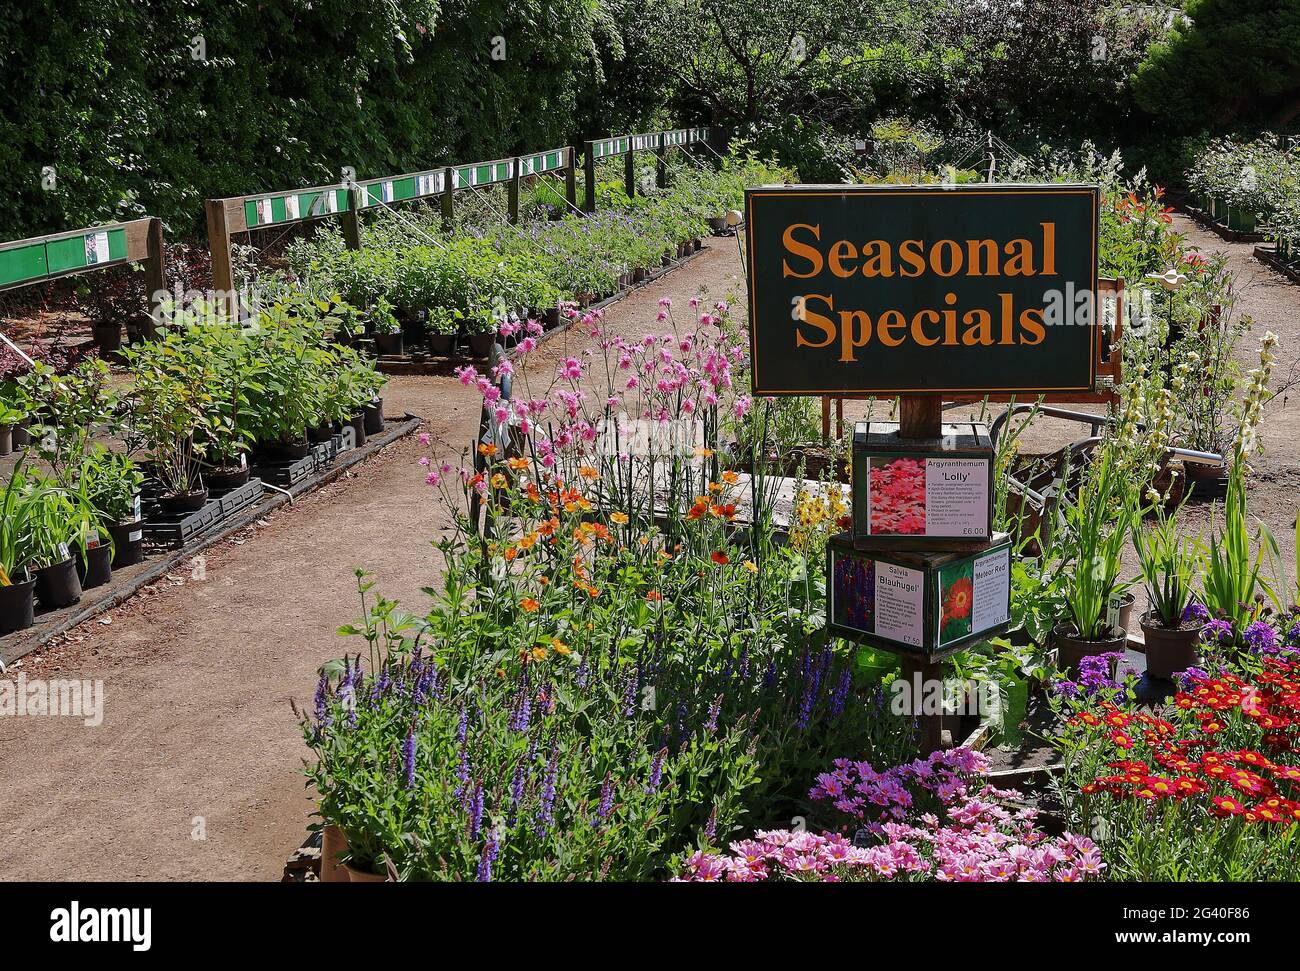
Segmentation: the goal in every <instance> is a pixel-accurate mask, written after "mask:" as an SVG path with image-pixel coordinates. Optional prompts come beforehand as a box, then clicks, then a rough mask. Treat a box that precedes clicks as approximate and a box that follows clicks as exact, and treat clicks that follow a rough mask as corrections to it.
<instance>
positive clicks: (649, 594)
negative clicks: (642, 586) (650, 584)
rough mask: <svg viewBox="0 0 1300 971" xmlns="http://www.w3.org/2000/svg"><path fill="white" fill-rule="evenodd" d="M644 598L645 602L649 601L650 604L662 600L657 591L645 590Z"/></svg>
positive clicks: (661, 595)
mask: <svg viewBox="0 0 1300 971" xmlns="http://www.w3.org/2000/svg"><path fill="white" fill-rule="evenodd" d="M645 598H646V600H649V601H650V602H651V603H654V602H655V601H657V600H663V599H664V595H663V594H662V593H660V592H659V591H658V590H647V591H646V592H645Z"/></svg>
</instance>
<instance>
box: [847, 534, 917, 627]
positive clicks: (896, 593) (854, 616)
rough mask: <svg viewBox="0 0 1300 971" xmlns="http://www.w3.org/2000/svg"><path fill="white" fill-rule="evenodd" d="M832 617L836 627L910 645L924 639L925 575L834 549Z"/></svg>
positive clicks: (851, 552) (907, 568)
mask: <svg viewBox="0 0 1300 971" xmlns="http://www.w3.org/2000/svg"><path fill="white" fill-rule="evenodd" d="M830 555H831V569H830V573H831V589H830V617H831V623H832V624H833V625H834V626H837V627H841V628H845V629H847V630H850V631H855V632H857V633H861V634H869V635H872V636H874V637H879V638H882V639H884V640H889V641H893V642H895V643H898V644H903V645H906V646H908V647H921V646H922V645H923V643H924V640H925V606H924V601H925V575H924V573H923V572H922V571H920V570H915V569H911V568H910V567H905V566H899V565H898V564H894V563H887V562H885V561H883V560H873V559H871V558H869V557H866V556H863V555H861V554H859V553H856V552H853V551H849V550H841V549H838V548H834V547H832V548H831V550H830Z"/></svg>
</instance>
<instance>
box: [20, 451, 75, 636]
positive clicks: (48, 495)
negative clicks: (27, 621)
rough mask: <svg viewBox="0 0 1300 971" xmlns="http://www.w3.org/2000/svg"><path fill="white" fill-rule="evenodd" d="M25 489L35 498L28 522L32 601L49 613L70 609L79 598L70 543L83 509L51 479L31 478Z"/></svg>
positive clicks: (71, 544) (72, 542)
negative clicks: (34, 584) (34, 580)
mask: <svg viewBox="0 0 1300 971" xmlns="http://www.w3.org/2000/svg"><path fill="white" fill-rule="evenodd" d="M29 488H30V489H31V490H32V492H33V494H34V495H35V496H37V497H38V501H37V504H36V506H35V509H34V511H33V516H32V519H31V561H32V564H33V565H34V567H35V571H34V572H35V575H36V588H35V590H36V599H37V600H39V601H40V602H41V604H42V606H44V607H46V608H48V609H50V610H54V609H56V608H59V607H68V606H71V605H72V604H74V603H76V602H77V601H79V600H80V599H81V581H80V579H79V578H78V577H77V559H76V557H75V556H74V555H73V544H74V543H75V542H76V540H77V538H78V536H79V535H81V532H82V515H83V510H81V509H80V508H79V506H78V504H77V503H76V502H75V501H74V499H73V498H72V497H71V496H70V495H69V493H68V491H67V490H66V489H64V488H62V487H60V486H58V485H57V484H55V483H54V482H53V481H52V480H45V479H42V478H41V477H39V476H33V477H32V482H31V483H30V485H29Z"/></svg>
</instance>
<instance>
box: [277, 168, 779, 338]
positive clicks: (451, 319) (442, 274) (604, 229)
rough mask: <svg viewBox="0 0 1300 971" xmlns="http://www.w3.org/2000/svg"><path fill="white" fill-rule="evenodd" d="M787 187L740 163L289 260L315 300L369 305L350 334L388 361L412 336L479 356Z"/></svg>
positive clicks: (640, 275)
mask: <svg viewBox="0 0 1300 971" xmlns="http://www.w3.org/2000/svg"><path fill="white" fill-rule="evenodd" d="M789 178H790V176H789V173H787V172H784V171H783V170H779V169H775V168H773V167H771V166H768V165H765V164H764V163H761V162H758V161H756V160H754V159H752V158H749V157H737V158H732V159H729V160H727V161H726V162H724V164H723V167H722V169H721V171H719V172H714V171H713V170H711V169H701V170H695V169H691V170H686V171H683V172H681V173H679V176H678V178H677V179H676V180H675V181H674V183H673V184H672V185H671V186H670V187H668V188H666V189H663V190H660V191H658V192H655V193H653V194H650V195H645V196H637V197H636V198H634V199H629V198H628V197H627V196H625V195H623V194H622V193H621V191H618V192H611V193H609V196H610V198H609V200H608V202H609V204H608V205H607V206H606V207H605V208H602V209H601V210H600V211H599V212H597V213H595V214H593V215H588V216H583V215H579V214H576V213H569V214H567V215H564V216H563V217H562V218H559V219H555V220H550V219H544V218H535V219H532V220H530V221H525V222H523V223H521V224H518V225H513V224H508V223H505V222H503V221H501V220H500V219H493V220H483V221H474V222H471V223H469V224H467V225H461V226H459V227H458V228H457V231H456V232H454V233H446V232H444V228H443V227H442V225H441V216H440V215H438V214H435V213H428V214H425V215H421V214H419V213H415V214H413V215H412V216H411V218H409V219H404V220H402V222H401V223H395V222H389V221H385V220H380V221H377V222H375V223H374V224H372V225H370V226H368V227H366V229H365V231H364V233H363V236H362V244H363V245H362V248H361V249H360V250H348V249H347V248H346V247H345V246H344V243H343V239H342V236H341V235H340V234H338V233H334V232H324V233H322V234H321V235H320V236H318V237H316V238H314V239H311V240H303V241H298V242H295V243H294V244H293V245H291V246H290V247H289V250H288V252H287V254H286V260H287V264H288V266H289V268H290V270H291V271H292V273H293V275H294V277H295V278H296V281H297V282H298V284H299V285H300V286H302V287H304V288H305V289H306V290H307V291H308V292H311V293H315V294H318V295H327V294H333V293H338V294H341V295H342V297H343V298H344V299H345V300H346V301H347V302H348V303H349V304H351V305H352V306H354V307H357V308H365V310H366V313H365V314H364V316H363V317H360V318H358V319H356V320H355V321H352V322H351V323H352V325H353V328H352V332H353V333H354V334H360V332H361V331H362V330H363V329H364V330H365V332H366V334H367V335H368V336H369V337H371V338H373V339H374V340H375V342H376V345H378V347H379V349H380V352H381V353H391V352H393V350H394V348H396V347H397V346H399V345H398V343H397V340H396V335H398V334H404V335H405V336H406V342H407V343H408V344H409V343H412V342H413V340H419V341H421V342H422V341H423V340H424V339H425V338H426V337H427V338H428V339H429V340H430V343H431V345H432V346H431V349H432V351H433V353H439V354H446V353H449V352H450V350H451V346H452V343H453V341H454V340H455V339H456V338H458V337H460V338H463V339H466V340H468V342H469V343H470V345H471V348H470V349H471V352H472V353H474V354H477V355H481V354H483V353H484V352H485V350H486V345H487V344H488V343H490V341H491V339H492V336H493V333H494V329H495V325H496V323H497V322H498V321H500V320H503V319H505V318H506V317H507V316H508V315H509V314H512V313H514V314H516V315H517V316H519V317H520V318H521V319H528V318H532V319H537V320H541V321H548V320H549V321H551V322H552V325H554V324H557V323H558V316H557V314H558V311H557V308H558V307H559V306H560V304H561V303H565V302H568V303H573V304H575V305H578V306H587V305H590V304H592V303H594V302H596V301H598V300H599V299H601V298H603V297H606V296H609V295H612V294H614V293H616V292H618V291H619V290H621V289H625V288H626V287H628V286H631V285H632V284H634V283H637V282H640V281H641V280H643V279H644V278H645V277H646V276H647V275H648V274H649V273H651V272H652V271H653V270H655V269H656V268H658V267H660V266H663V265H668V264H671V263H672V262H673V261H674V260H677V259H680V258H681V257H683V256H685V255H687V254H688V253H689V252H691V251H692V250H694V249H697V248H698V247H699V245H700V244H699V240H700V237H701V236H703V235H706V234H707V233H708V232H709V223H710V221H711V220H714V219H716V218H718V217H719V216H720V215H721V214H723V213H725V212H726V211H727V210H728V209H734V208H738V207H739V206H740V205H741V202H742V199H743V190H744V186H745V185H746V184H747V183H748V184H752V183H755V182H771V181H783V180H784V181H788V180H789ZM603 202H604V200H603Z"/></svg>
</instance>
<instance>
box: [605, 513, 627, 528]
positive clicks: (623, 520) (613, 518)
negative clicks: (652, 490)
mask: <svg viewBox="0 0 1300 971" xmlns="http://www.w3.org/2000/svg"><path fill="white" fill-rule="evenodd" d="M609 520H610V522H613V523H618V524H619V525H620V526H626V525H627V513H625V512H613V513H610V514H609Z"/></svg>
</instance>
